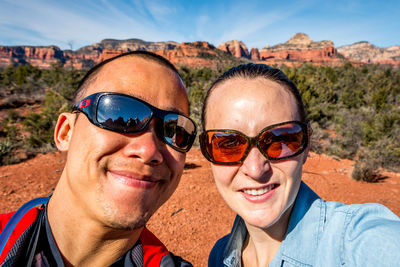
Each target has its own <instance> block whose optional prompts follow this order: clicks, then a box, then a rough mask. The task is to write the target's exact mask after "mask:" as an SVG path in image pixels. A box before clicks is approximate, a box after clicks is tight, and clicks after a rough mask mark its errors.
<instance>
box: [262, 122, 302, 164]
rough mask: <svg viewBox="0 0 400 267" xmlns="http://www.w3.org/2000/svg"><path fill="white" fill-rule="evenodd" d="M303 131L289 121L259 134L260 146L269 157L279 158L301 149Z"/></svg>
mask: <svg viewBox="0 0 400 267" xmlns="http://www.w3.org/2000/svg"><path fill="white" fill-rule="evenodd" d="M302 140H303V131H302V128H301V126H300V125H298V124H295V123H291V124H287V125H282V126H280V127H277V128H274V129H269V130H267V131H265V132H264V133H263V134H261V135H260V139H259V142H260V147H261V148H262V150H263V151H265V153H266V154H267V155H268V157H269V158H273V159H279V158H284V157H289V156H292V155H294V154H296V153H297V152H298V151H299V150H300V149H301V144H302Z"/></svg>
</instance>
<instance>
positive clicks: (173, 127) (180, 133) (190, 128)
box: [164, 114, 196, 150]
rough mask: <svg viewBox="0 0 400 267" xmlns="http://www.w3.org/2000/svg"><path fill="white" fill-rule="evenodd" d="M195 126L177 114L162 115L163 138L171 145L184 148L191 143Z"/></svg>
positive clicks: (188, 146)
mask: <svg viewBox="0 0 400 267" xmlns="http://www.w3.org/2000/svg"><path fill="white" fill-rule="evenodd" d="M195 132H196V128H195V125H194V124H193V122H192V121H191V120H189V119H188V118H186V117H185V116H182V115H179V114H167V115H165V117H164V140H165V141H166V142H167V143H168V144H170V145H171V146H173V147H176V148H178V149H183V150H186V149H188V148H190V146H191V145H192V143H193V140H194V136H195Z"/></svg>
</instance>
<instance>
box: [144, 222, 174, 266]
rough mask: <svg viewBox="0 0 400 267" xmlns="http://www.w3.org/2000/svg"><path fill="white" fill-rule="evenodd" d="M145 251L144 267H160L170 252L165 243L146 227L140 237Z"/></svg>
mask: <svg viewBox="0 0 400 267" xmlns="http://www.w3.org/2000/svg"><path fill="white" fill-rule="evenodd" d="M140 242H141V243H142V249H143V266H151V267H152V266H160V262H161V259H162V257H164V256H165V255H167V254H168V253H169V252H168V250H167V248H166V247H165V246H164V244H163V243H161V241H160V240H159V239H158V238H157V237H156V236H155V235H154V234H153V233H152V232H150V231H149V230H148V229H147V228H146V227H145V228H143V231H142V233H141V235H140Z"/></svg>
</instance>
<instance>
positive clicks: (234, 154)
mask: <svg viewBox="0 0 400 267" xmlns="http://www.w3.org/2000/svg"><path fill="white" fill-rule="evenodd" d="M206 138H207V141H206V149H207V153H208V155H210V157H211V158H212V159H213V160H214V161H216V162H220V163H228V162H229V163H232V162H237V161H239V160H241V158H242V157H243V155H244V153H245V152H246V148H247V146H248V144H247V140H246V138H244V137H243V136H241V135H239V134H237V133H229V132H212V131H210V132H207V136H206Z"/></svg>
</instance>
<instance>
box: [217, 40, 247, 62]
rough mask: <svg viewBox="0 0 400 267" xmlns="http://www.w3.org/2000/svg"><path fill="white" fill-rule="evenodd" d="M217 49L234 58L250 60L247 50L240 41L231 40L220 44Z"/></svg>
mask: <svg viewBox="0 0 400 267" xmlns="http://www.w3.org/2000/svg"><path fill="white" fill-rule="evenodd" d="M217 48H218V49H220V50H222V51H224V52H226V53H228V54H230V55H232V56H234V57H245V58H250V55H249V50H248V49H247V47H246V45H245V44H244V43H243V42H241V41H237V40H232V41H229V42H225V43H222V44H220V45H219V46H218V47H217Z"/></svg>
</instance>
